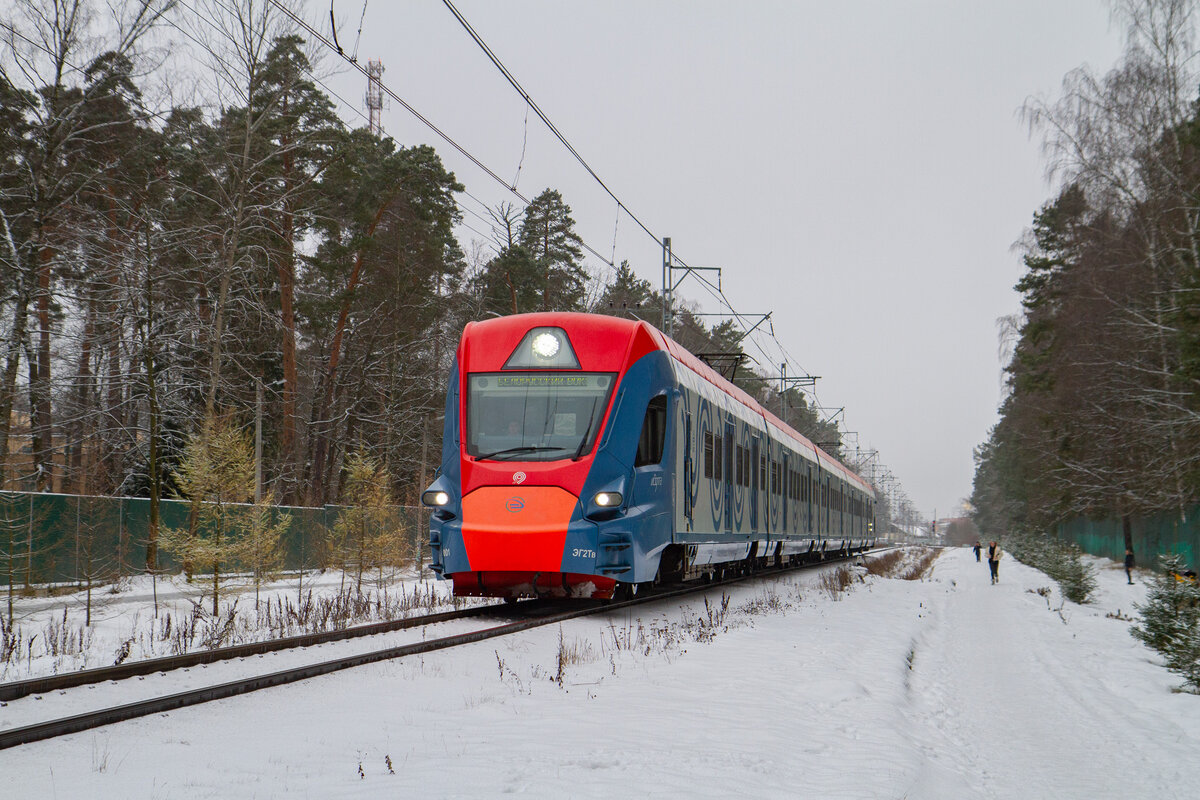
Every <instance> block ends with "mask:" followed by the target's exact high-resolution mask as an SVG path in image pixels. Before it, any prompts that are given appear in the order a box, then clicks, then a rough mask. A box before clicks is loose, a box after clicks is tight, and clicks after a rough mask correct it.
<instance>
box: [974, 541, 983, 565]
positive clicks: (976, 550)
mask: <svg viewBox="0 0 1200 800" xmlns="http://www.w3.org/2000/svg"><path fill="white" fill-rule="evenodd" d="M982 549H983V545H981V544H979V542H975V563H976V564H978V563H979V551H980V550H982Z"/></svg>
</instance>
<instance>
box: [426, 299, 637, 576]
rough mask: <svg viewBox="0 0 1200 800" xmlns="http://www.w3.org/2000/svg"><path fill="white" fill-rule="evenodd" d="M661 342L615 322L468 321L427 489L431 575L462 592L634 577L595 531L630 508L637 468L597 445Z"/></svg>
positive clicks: (533, 317) (559, 318) (538, 317)
mask: <svg viewBox="0 0 1200 800" xmlns="http://www.w3.org/2000/svg"><path fill="white" fill-rule="evenodd" d="M660 347H661V343H660V342H659V341H658V339H657V337H656V335H655V333H653V332H652V329H650V328H649V327H648V326H644V325H639V324H636V323H631V322H629V321H626V320H620V319H615V318H610V317H597V316H591V315H582V314H526V315H518V316H512V317H503V318H498V319H493V320H487V321H485V322H478V323H472V324H470V325H468V326H467V328H466V329H465V330H464V331H463V336H462V340H461V342H460V345H459V349H458V353H457V358H456V370H455V375H454V376H453V380H452V384H451V387H450V392H449V394H448V397H447V404H446V412H447V413H446V425H445V431H444V434H445V439H444V442H443V461H442V468H441V471H440V474H439V477H438V479H437V480H436V481H435V483H434V485H433V486H432V487H431V489H430V491H429V492H426V502H428V503H429V504H431V505H433V506H434V507H435V511H434V518H433V522H432V524H431V543H432V545H433V551H434V552H433V565H434V569H435V570H438V571H440V572H441V574H442V575H443V577H447V578H449V579H451V580H453V581H454V592H455V594H456V595H482V596H495V597H521V596H532V595H542V596H545V595H551V596H573V597H609V596H611V595H612V592H613V589H614V587H615V585H616V581H617V580H618V579H619V578H620V579H625V580H628V579H629V577H630V576H629V575H627V574H625V573H626V572H628V571H629V570H628V566H627V565H624V566H622V565H616V564H606V555H607V554H608V553H607V550H608V548H605V547H604V543H603V542H601V541H600V539H601V536H600V533H599V528H598V523H602V522H603V521H604V520H605V519H606V518H609V517H611V516H613V515H616V514H619V513H621V512H622V511H624V510H627V509H624V508H622V506H623V505H624V504H625V499H626V498H625V497H624V495H623V493H622V492H621V491H620V490H621V489H622V488H624V486H625V484H624V476H625V475H626V474H627V473H628V472H629V466H628V465H627V464H624V463H621V460H620V459H613V458H612V457H611V456H608V457H606V456H605V454H604V453H603V452H600V451H601V449H602V448H601V443H602V442H604V443H607V438H608V437H606V436H605V433H606V431H607V430H608V425H609V422H610V418H611V417H612V415H613V413H614V402H615V400H616V398H617V397H618V396H619V389H620V387H622V380H623V379H624V378H625V376H626V374H627V372H628V367H629V365H630V364H634V363H636V362H638V361H639V360H640V359H642V357H644V356H646V355H647V354H651V353H653V352H654V351H656V350H659V349H660ZM634 435H635V436H636V429H635V434H634ZM623 438H627V437H623ZM617 449H627V448H623V447H620V448H617ZM610 484H611V487H610V488H609V490H608V491H605V490H604V489H605V487H606V486H608V485H610ZM585 490H586V491H585ZM581 498H582V500H581ZM606 503H611V504H612V506H611V507H609V506H606V505H605V504H606Z"/></svg>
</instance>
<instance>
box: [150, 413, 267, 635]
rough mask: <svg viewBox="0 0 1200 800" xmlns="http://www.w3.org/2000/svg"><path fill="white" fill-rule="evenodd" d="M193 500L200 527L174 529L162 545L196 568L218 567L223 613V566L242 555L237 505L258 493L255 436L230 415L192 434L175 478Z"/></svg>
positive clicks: (215, 579) (215, 580) (215, 577)
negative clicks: (250, 436) (252, 440)
mask: <svg viewBox="0 0 1200 800" xmlns="http://www.w3.org/2000/svg"><path fill="white" fill-rule="evenodd" d="M175 480H176V483H177V484H178V486H179V487H180V489H181V490H182V492H183V494H184V495H185V496H187V497H188V498H189V499H190V500H191V501H192V518H193V519H195V521H196V524H195V526H194V530H193V529H192V527H191V526H189V527H188V528H168V529H166V530H164V531H163V532H162V546H163V548H164V549H166V550H168V551H170V552H172V553H174V554H175V555H177V556H178V557H179V558H180V560H182V561H184V562H185V563H188V564H191V565H193V567H194V568H195V569H198V570H201V569H208V570H211V571H212V590H213V604H212V613H213V615H214V616H215V615H216V614H219V613H220V608H219V604H220V594H221V570H222V569H223V568H225V567H228V566H229V565H230V564H231V563H233V562H234V561H236V560H237V559H238V557H239V554H240V551H241V550H242V548H243V545H242V543H241V541H239V539H240V537H239V536H238V535H237V534H238V533H239V532H240V531H239V529H242V530H244V527H245V522H244V519H242V520H241V521H239V517H242V518H244V517H245V516H246V515H245V514H244V513H243V514H239V513H237V511H236V510H235V509H234V508H233V506H234V504H239V503H246V502H248V501H249V500H250V498H252V497H253V496H254V448H253V447H252V446H251V444H250V438H249V437H248V436H247V435H246V434H245V433H243V432H242V431H241V430H239V429H238V428H237V427H236V426H235V425H233V424H232V422H231V421H229V420H227V419H210V420H209V421H208V422H207V423H206V424H205V426H204V429H203V430H202V431H201V432H200V433H198V434H196V435H194V436H192V437H191V439H190V440H189V442H188V446H187V451H186V453H185V455H184V458H183V461H182V462H181V464H180V469H179V471H178V472H177V473H176V476H175Z"/></svg>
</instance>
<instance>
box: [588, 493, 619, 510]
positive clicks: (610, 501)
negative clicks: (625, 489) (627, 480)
mask: <svg viewBox="0 0 1200 800" xmlns="http://www.w3.org/2000/svg"><path fill="white" fill-rule="evenodd" d="M621 500H622V497H621V493H620V492H597V493H596V496H595V497H593V498H592V502H593V503H595V504H596V505H598V506H599V507H600V508H616V507H617V506H619V505H621Z"/></svg>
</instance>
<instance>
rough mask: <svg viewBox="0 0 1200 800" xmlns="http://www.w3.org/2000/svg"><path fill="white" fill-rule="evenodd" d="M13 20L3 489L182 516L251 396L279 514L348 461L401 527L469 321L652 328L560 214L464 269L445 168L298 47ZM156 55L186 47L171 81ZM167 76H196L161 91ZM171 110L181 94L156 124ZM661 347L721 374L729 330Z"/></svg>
mask: <svg viewBox="0 0 1200 800" xmlns="http://www.w3.org/2000/svg"><path fill="white" fill-rule="evenodd" d="M192 6H195V7H198V8H200V9H201V10H202V11H203V12H204V14H206V15H207V16H206V17H203V18H199V17H198V15H197V14H194V13H192ZM10 7H11V14H10V16H9V18H8V19H5V20H3V22H2V25H0V38H2V40H3V45H0V47H3V48H4V50H5V51H6V52H5V53H3V58H2V59H0V70H2V71H0V335H2V338H3V344H2V345H0V350H2V352H0V486H3V487H4V488H23V489H30V490H34V491H63V492H72V493H81V494H121V495H136V496H159V497H168V496H176V495H178V494H180V493H181V491H182V489H181V486H180V485H179V479H178V476H179V474H180V469H179V466H180V459H181V458H182V455H183V453H185V452H186V449H187V446H188V443H189V441H190V440H192V439H193V438H194V437H196V436H201V435H203V434H204V432H205V431H206V430H210V429H212V426H211V423H212V421H214V420H222V421H224V422H226V423H230V424H232V425H234V426H235V427H238V428H240V429H242V430H247V431H251V430H253V428H254V425H255V421H256V417H257V409H258V408H259V407H260V400H259V397H260V395H261V398H262V399H261V409H262V432H263V433H262V441H263V457H262V463H263V483H264V484H265V486H266V487H267V490H268V492H269V493H270V495H271V497H272V498H273V499H274V500H275V501H276V502H280V503H287V504H306V505H320V504H323V503H335V502H339V501H340V500H341V499H342V498H343V495H344V492H345V482H346V475H347V465H348V464H349V463H351V460H352V458H353V457H356V456H359V455H362V456H366V457H370V458H372V459H374V460H375V461H377V462H378V463H380V464H383V465H385V466H386V469H387V472H388V474H389V475H390V476H391V480H392V481H393V490H394V495H395V497H396V498H397V499H398V500H399V501H401V502H405V501H409V502H411V501H412V500H413V499H414V498H415V493H416V492H417V491H419V489H420V488H422V487H423V473H424V476H425V477H427V475H428V473H429V472H430V471H431V470H432V467H433V465H434V464H435V463H436V461H437V458H438V454H437V451H438V448H439V447H440V442H439V441H438V436H439V432H440V424H438V423H437V422H436V418H437V417H438V416H439V415H440V414H441V413H442V405H443V398H444V385H445V376H446V373H447V370H448V367H449V363H450V359H451V358H452V356H453V353H454V349H455V347H456V345H457V340H458V336H459V333H460V332H461V330H462V327H463V325H464V324H465V323H466V322H467V321H469V320H472V319H480V318H484V317H487V316H489V315H494V314H500V315H504V314H512V313H517V312H529V311H539V310H558V311H562V310H570V311H596V312H601V313H611V314H618V315H622V316H627V317H637V318H641V319H645V320H646V321H648V322H650V323H652V324H655V325H660V323H661V321H662V320H661V316H662V312H661V298H660V296H659V295H658V293H657V292H656V291H654V290H653V288H652V287H651V285H650V283H649V282H648V281H646V280H643V279H640V278H638V277H637V276H636V273H635V271H634V270H633V268H632V267H631V266H630V265H629V264H627V263H622V264H621V265H619V266H618V267H616V268H615V269H608V268H605V271H603V272H601V271H599V269H597V268H596V267H595V266H592V265H589V264H587V263H585V261H584V256H583V253H584V249H585V248H584V246H583V241H582V239H581V237H580V236H579V234H578V233H577V232H576V230H575V221H574V220H573V218H572V212H571V208H570V206H569V205H568V203H567V202H566V199H565V198H564V197H563V196H562V195H561V194H560V193H559V192H558V191H556V190H554V189H546V190H545V191H543V192H541V193H540V194H539V195H538V196H537V197H535V198H534V199H533V200H532V201H531V202H530V203H529V205H528V206H527V207H524V208H518V207H516V206H513V205H501V206H499V207H497V208H495V209H493V210H492V216H493V222H494V225H493V229H494V230H495V231H499V232H500V233H498V234H497V235H496V238H495V241H492V242H473V243H471V245H469V246H467V247H466V248H464V246H463V245H461V244H460V243H459V241H458V239H457V238H456V231H457V230H458V223H459V222H460V215H461V212H460V208H459V205H458V203H457V200H456V197H457V196H458V193H460V192H462V191H463V188H464V187H463V186H462V184H460V182H459V181H458V180H457V179H456V177H455V176H454V175H453V174H452V173H450V172H449V171H448V170H447V169H446V167H445V165H444V164H443V163H442V161H441V159H440V158H439V156H438V153H437V152H436V151H435V150H434V149H433V148H431V147H428V146H411V147H409V146H404V145H402V144H399V143H396V142H394V141H392V140H391V139H390V138H386V137H380V136H377V135H374V134H372V133H371V132H369V131H368V130H366V129H363V128H358V129H352V128H351V127H349V126H348V125H347V124H345V123H344V122H343V121H342V120H341V119H339V118H338V116H337V114H336V113H335V107H334V104H333V102H332V100H331V98H330V97H329V96H328V95H327V94H326V93H325V92H324V91H323V90H322V89H321V88H320V86H319V84H318V82H317V81H316V80H314V78H313V65H312V63H311V60H312V58H313V53H312V51H311V50H310V48H309V46H308V44H307V43H306V42H305V41H304V40H303V39H302V38H301V37H300V36H298V35H297V34H296V33H295V31H294V30H292V29H290V28H289V27H288V20H287V18H286V17H285V16H283V15H281V14H280V13H278V11H277V10H276V8H275V6H274V5H273V4H272V3H269V2H263V1H262V0H213V1H212V2H207V3H206V2H201V1H197V2H194V3H192V4H190V5H187V6H184V5H180V6H177V5H176V4H175V3H173V2H165V1H160V2H155V1H154V0H141V1H140V2H139V1H134V0H127V2H123V3H116V2H113V3H110V2H100V1H99V0H63V1H62V2H56V3H54V4H49V3H45V2H40V1H39V0H17V2H14V3H12V4H10ZM110 11H111V12H113V13H112V14H111V15H110ZM235 12H236V13H235ZM214 20H215V24H213V21H214ZM167 41H172V42H183V43H188V44H189V45H190V46H197V47H198V46H199V45H200V44H202V45H203V47H202V48H198V50H197V52H196V53H194V58H190V59H170V58H166V57H165V56H164V54H163V53H162V48H163V43H164V42H167ZM180 63H184V64H187V65H189V69H190V70H192V72H189V73H185V74H177V73H170V74H168V71H169V70H176V71H177V70H179V69H180V66H179V65H180ZM168 65H173V66H168ZM164 85H170V86H184V85H196V86H198V87H201V89H200V90H198V95H197V97H198V99H196V100H194V101H192V102H188V103H184V102H178V101H171V102H164V101H163V100H162V99H161V98H162V97H163V94H162V91H161V87H162V86H164ZM152 96H153V98H154V99H153V100H152V99H151V97H152ZM652 269H654V270H656V269H658V265H657V264H655V265H652ZM675 330H676V333H677V336H676V338H678V339H679V340H680V342H681V343H682V344H684V345H685V346H687V347H689V348H690V349H692V350H693V351H696V352H715V353H740V352H741V340H740V339H739V337H740V335H741V332H740V329H739V328H737V326H735V325H734V324H733V323H732V322H728V321H727V322H724V323H721V324H718V325H715V326H713V327H711V328H709V327H706V326H705V325H703V324H702V323H701V322H700V320H699V319H698V318H697V317H696V316H693V314H692V313H690V312H689V309H688V308H687V307H683V306H677V307H676V309H675ZM737 379H738V381H739V382H740V383H741V385H743V387H744V388H746V389H747V390H748V391H750V392H751V393H752V394H754V395H755V396H757V397H759V398H761V399H762V400H763V401H764V403H765V404H767V405H769V406H770V407H771V408H772V410H774V411H777V412H779V411H782V412H783V415H784V416H786V417H787V419H788V421H789V422H790V423H792V424H793V425H794V426H795V427H797V428H798V429H800V430H801V431H802V432H804V433H806V434H808V435H809V436H810V437H811V438H812V439H814V441H819V442H832V443H834V444H833V445H830V449H834V450H836V449H837V444H836V443H837V442H838V441H839V435H838V431H837V427H836V424H834V423H826V422H822V421H821V419H820V417H819V416H818V414H817V413H816V412H815V410H814V409H813V408H812V407H811V406H810V405H809V404H808V402H807V400H806V398H805V397H804V396H803V395H802V394H800V393H799V392H796V391H794V390H793V391H789V392H788V393H787V395H786V396H785V397H784V398H780V397H779V396H778V395H777V394H776V393H775V392H774V391H773V389H772V388H771V387H770V385H769V384H768V382H766V381H763V380H761V379H755V378H754V376H753V375H751V374H750V373H749V372H748V371H747V370H746V369H745V368H743V369H742V370H740V371H739V373H738V376H737Z"/></svg>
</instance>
